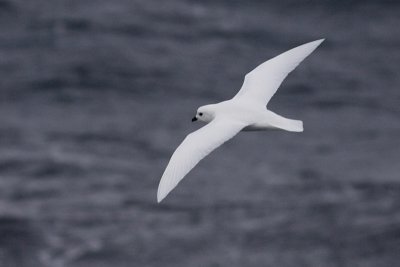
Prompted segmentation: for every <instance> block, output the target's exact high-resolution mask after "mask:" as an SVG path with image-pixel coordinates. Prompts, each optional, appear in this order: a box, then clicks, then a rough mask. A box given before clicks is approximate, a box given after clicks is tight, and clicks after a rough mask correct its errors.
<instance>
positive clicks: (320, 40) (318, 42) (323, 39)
mask: <svg viewBox="0 0 400 267" xmlns="http://www.w3.org/2000/svg"><path fill="white" fill-rule="evenodd" d="M323 41H325V38H322V39H318V40H315V41H314V42H312V43H316V44H317V46H318V45H320V44H321V43H322V42H323Z"/></svg>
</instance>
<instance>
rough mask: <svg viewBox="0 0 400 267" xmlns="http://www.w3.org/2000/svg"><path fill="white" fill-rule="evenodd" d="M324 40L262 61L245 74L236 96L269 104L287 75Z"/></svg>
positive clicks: (236, 97)
mask: <svg viewBox="0 0 400 267" xmlns="http://www.w3.org/2000/svg"><path fill="white" fill-rule="evenodd" d="M323 41H324V39H321V40H317V41H314V42H310V43H307V44H303V45H301V46H298V47H296V48H293V49H291V50H289V51H287V52H285V53H283V54H280V55H279V56H276V57H274V58H272V59H270V60H268V61H266V62H264V63H262V64H261V65H259V66H258V67H257V68H255V69H254V70H252V71H251V72H249V73H248V74H247V75H246V76H245V78H244V82H243V85H242V88H241V89H240V91H239V92H238V93H237V94H236V95H235V97H234V98H235V99H238V98H240V99H246V100H250V101H253V103H254V102H257V103H260V104H262V105H263V106H265V105H267V104H268V102H269V100H270V99H271V98H272V96H273V95H274V94H275V92H276V91H277V90H278V88H279V86H280V85H281V83H282V82H283V80H284V79H285V78H286V76H287V75H288V74H289V73H290V72H291V71H292V70H294V69H295V68H296V67H297V66H298V65H299V64H300V62H302V61H303V60H304V59H305V58H306V57H307V56H308V55H309V54H311V53H312V52H313V51H314V50H315V49H316V48H317V47H318V46H319V45H320V44H321V43H322V42H323Z"/></svg>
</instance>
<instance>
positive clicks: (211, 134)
mask: <svg viewBox="0 0 400 267" xmlns="http://www.w3.org/2000/svg"><path fill="white" fill-rule="evenodd" d="M246 126H247V125H245V124H243V123H241V122H236V121H233V120H229V119H225V118H215V119H214V120H213V121H211V122H210V123H208V124H207V125H205V126H204V127H202V128H200V129H199V130H197V131H195V132H193V133H191V134H189V135H188V136H186V138H185V140H183V142H182V143H181V144H180V145H179V146H178V148H177V149H176V150H175V152H174V154H173V155H172V157H171V159H170V161H169V163H168V166H167V168H166V169H165V171H164V174H163V176H162V177H161V181H160V184H159V186H158V192H157V201H158V202H160V201H161V200H163V199H164V198H165V197H166V196H167V195H168V193H169V192H171V190H172V189H174V188H175V186H176V185H177V184H178V183H179V182H180V181H181V180H182V179H183V177H185V175H186V174H188V173H189V171H190V170H191V169H193V167H194V166H196V165H197V163H199V161H200V160H202V159H203V158H204V157H205V156H207V155H208V154H210V152H211V151H213V150H214V149H216V148H217V147H219V146H220V145H222V144H223V143H225V142H226V141H228V140H229V139H231V138H232V137H234V136H235V135H236V134H237V133H238V132H240V131H241V130H242V129H243V128H244V127H246Z"/></svg>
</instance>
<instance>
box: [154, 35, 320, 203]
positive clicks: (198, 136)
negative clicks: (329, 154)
mask: <svg viewBox="0 0 400 267" xmlns="http://www.w3.org/2000/svg"><path fill="white" fill-rule="evenodd" d="M322 41H323V40H318V41H314V42H310V43H307V44H304V45H301V46H299V47H296V48H294V49H291V50H289V51H287V52H285V53H283V54H281V55H279V56H277V57H274V58H272V59H270V60H268V61H266V62H264V63H263V64H261V65H259V66H258V67H257V68H255V69H254V70H253V71H251V72H250V73H248V74H247V75H246V77H245V80H244V83H243V86H242V88H241V89H240V90H239V92H238V93H237V94H236V95H235V96H234V97H233V98H232V99H230V100H227V101H223V102H220V103H217V104H210V105H206V106H202V107H200V108H199V109H198V110H197V114H196V116H195V117H194V118H193V119H192V121H196V120H200V121H203V122H205V123H207V125H205V126H204V127H202V128H200V129H199V130H197V131H195V132H193V133H191V134H189V135H188V136H187V137H186V138H185V140H183V142H182V143H181V144H180V145H179V147H178V148H177V149H176V150H175V152H174V154H173V155H172V157H171V159H170V162H169V163H168V166H167V168H166V169H165V171H164V174H163V176H162V178H161V181H160V185H159V187H158V193H157V200H158V202H160V201H161V200H162V199H163V198H164V197H165V196H166V195H167V194H168V193H169V192H170V191H171V190H172V189H173V188H174V187H175V186H176V185H177V184H178V183H179V182H180V181H181V180H182V179H183V178H184V177H185V175H186V174H187V173H188V172H189V171H190V170H191V169H192V168H193V167H194V166H196V164H197V163H198V162H199V161H200V160H201V159H203V158H204V157H205V156H207V155H208V154H209V153H210V152H211V151H213V150H214V149H215V148H217V147H219V146H220V145H222V144H223V143H224V142H226V141H227V140H229V139H231V138H232V137H233V136H235V135H236V134H237V133H239V132H240V131H263V130H268V129H282V130H286V131H291V132H302V131H303V122H302V121H300V120H292V119H288V118H284V117H282V116H280V115H278V114H276V113H274V112H272V111H270V110H268V109H267V107H266V105H267V104H268V102H269V100H270V99H271V97H272V96H273V95H274V94H275V92H276V91H277V89H278V88H279V86H280V84H281V83H282V81H283V80H284V79H285V78H286V76H287V75H288V74H289V73H290V72H291V71H292V70H293V69H295V68H296V66H297V65H298V64H299V63H300V62H301V61H303V60H304V58H305V57H307V56H308V55H309V54H310V53H311V52H312V51H314V49H316V48H317V47H318V45H319V44H321V43H322Z"/></svg>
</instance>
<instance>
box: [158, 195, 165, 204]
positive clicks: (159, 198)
mask: <svg viewBox="0 0 400 267" xmlns="http://www.w3.org/2000/svg"><path fill="white" fill-rule="evenodd" d="M164 198H165V196H162V195H161V194H160V192H158V193H157V203H158V204H159V203H160V202H161V201H162V200H163V199H164Z"/></svg>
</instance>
